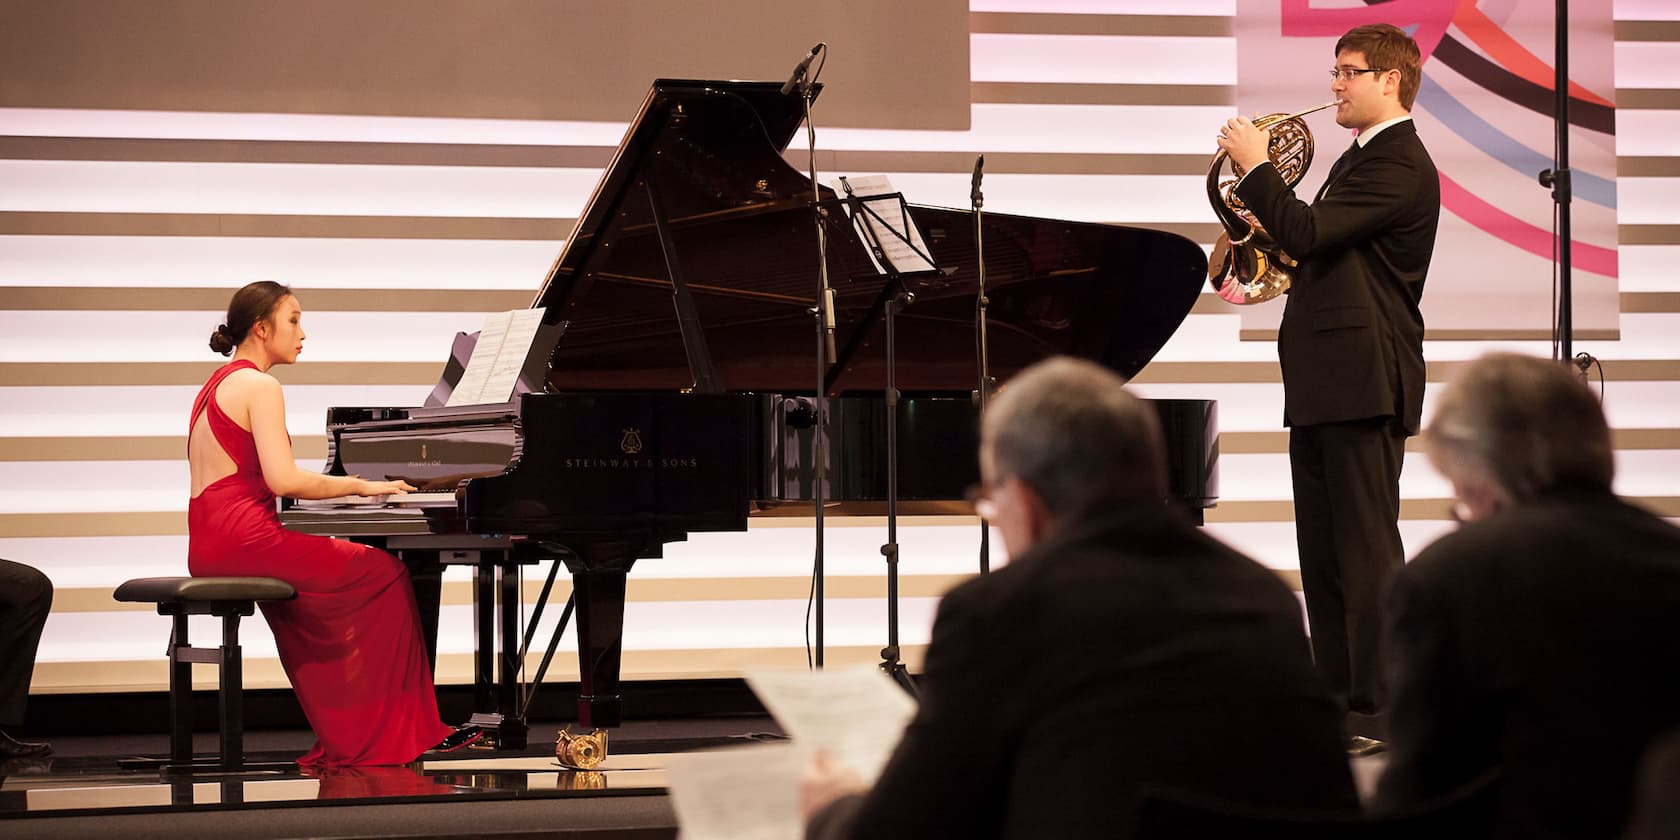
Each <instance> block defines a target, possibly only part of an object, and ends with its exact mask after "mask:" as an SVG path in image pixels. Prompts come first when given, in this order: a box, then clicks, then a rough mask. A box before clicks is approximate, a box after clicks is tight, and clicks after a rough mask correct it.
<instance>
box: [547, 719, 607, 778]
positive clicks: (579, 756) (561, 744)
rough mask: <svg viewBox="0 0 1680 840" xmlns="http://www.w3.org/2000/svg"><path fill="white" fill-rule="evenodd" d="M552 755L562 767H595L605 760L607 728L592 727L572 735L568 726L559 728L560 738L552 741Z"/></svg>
mask: <svg viewBox="0 0 1680 840" xmlns="http://www.w3.org/2000/svg"><path fill="white" fill-rule="evenodd" d="M554 757H555V758H556V759H559V761H560V766H562V767H570V768H572V769H573V770H593V769H595V768H596V767H598V766H600V764H601V762H603V761H606V760H607V730H605V729H593V730H590V731H589V732H588V733H585V734H581V735H573V734H572V732H571V730H570V729H569V728H568V729H562V730H560V740H558V741H556V742H555V743H554Z"/></svg>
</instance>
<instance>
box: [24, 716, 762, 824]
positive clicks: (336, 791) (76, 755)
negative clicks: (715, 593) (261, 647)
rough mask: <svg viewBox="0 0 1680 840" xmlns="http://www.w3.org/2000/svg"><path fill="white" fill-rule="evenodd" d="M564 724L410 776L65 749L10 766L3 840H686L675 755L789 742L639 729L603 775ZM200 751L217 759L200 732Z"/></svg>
mask: <svg viewBox="0 0 1680 840" xmlns="http://www.w3.org/2000/svg"><path fill="white" fill-rule="evenodd" d="M559 728H560V724H549V725H543V724H533V725H532V728H531V744H532V745H533V746H532V748H531V749H527V750H524V751H518V752H514V751H491V750H472V749H467V750H463V751H461V752H459V753H452V754H449V755H448V756H444V757H441V758H439V759H436V760H426V761H422V762H419V763H416V764H414V765H410V766H404V767H365V768H348V769H340V770H328V771H313V772H306V771H300V770H297V769H291V770H285V771H276V772H258V773H245V774H241V775H237V776H214V775H202V774H201V775H195V776H182V775H169V776H166V775H162V774H160V773H159V772H158V771H156V770H143V771H142V770H125V769H123V768H121V767H120V766H119V765H118V761H119V760H121V759H123V758H129V757H134V756H161V755H164V754H165V753H166V752H167V751H168V737H167V736H166V735H161V734H159V735H112V736H99V737H73V738H63V737H58V738H53V739H52V741H53V747H54V754H53V755H52V756H49V757H47V758H44V759H39V760H14V761H9V762H3V763H0V774H3V775H0V834H3V835H5V836H8V837H109V836H122V837H134V838H147V837H157V838H170V840H179V839H180V838H181V837H183V836H223V837H227V836H238V837H240V838H243V839H244V840H258V838H274V837H299V836H308V837H428V836H434V837H435V836H453V837H488V836H529V837H587V838H601V839H602V840H606V838H613V840H643V839H644V838H647V840H651V838H669V837H675V836H676V817H675V815H674V814H673V812H672V810H671V806H670V802H669V800H668V798H667V797H666V793H665V778H664V775H665V774H664V769H663V762H662V757H663V756H664V755H667V754H670V753H674V752H686V751H689V750H696V749H712V748H720V747H725V746H729V745H732V744H746V743H752V742H755V741H768V740H781V739H782V737H783V736H782V733H781V730H780V729H779V728H778V727H777V726H776V724H775V722H774V721H772V720H770V719H769V718H766V717H757V716H752V717H743V716H729V717H715V718H689V719H682V720H661V721H629V722H627V723H626V724H625V725H624V726H623V727H620V728H618V729H616V730H614V731H613V734H612V742H611V751H610V755H609V758H608V760H607V762H606V763H605V764H603V765H602V766H601V767H600V768H597V769H596V770H592V771H587V772H584V771H573V770H567V769H565V768H562V767H560V766H559V765H558V764H557V763H555V761H554V757H553V744H554V740H555V737H556V733H557V732H558V730H559ZM312 742H313V736H312V735H311V734H310V733H309V732H308V731H298V730H284V731H260V730H258V731H251V732H248V733H247V734H246V753H247V756H248V758H249V759H250V760H252V761H289V760H291V759H294V758H296V757H297V756H299V755H301V754H302V753H303V752H304V751H306V750H307V749H308V748H309V746H310V745H311V743H312ZM196 747H197V749H198V751H199V752H200V753H212V752H214V751H215V749H216V742H215V736H214V734H211V733H201V734H200V735H199V736H198V738H197V743H196Z"/></svg>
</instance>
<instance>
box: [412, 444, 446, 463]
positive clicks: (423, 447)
mask: <svg viewBox="0 0 1680 840" xmlns="http://www.w3.org/2000/svg"><path fill="white" fill-rule="evenodd" d="M408 465H409V466H411V467H438V466H442V465H443V460H442V459H440V458H433V457H430V456H428V455H427V454H426V444H424V443H422V444H420V460H418V461H409V462H408Z"/></svg>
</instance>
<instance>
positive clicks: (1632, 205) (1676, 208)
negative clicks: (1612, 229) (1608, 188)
mask: <svg viewBox="0 0 1680 840" xmlns="http://www.w3.org/2000/svg"><path fill="white" fill-rule="evenodd" d="M1677 196H1680V177H1676V178H1618V179H1617V180H1616V218H1617V221H1619V222H1620V223H1621V224H1624V225H1664V226H1669V227H1680V201H1676V200H1675V198H1676V197H1677Z"/></svg>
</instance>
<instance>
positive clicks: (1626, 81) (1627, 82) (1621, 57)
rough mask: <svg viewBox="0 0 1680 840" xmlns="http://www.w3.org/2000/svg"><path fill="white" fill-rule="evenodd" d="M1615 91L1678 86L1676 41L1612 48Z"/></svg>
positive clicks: (1679, 63) (1679, 49) (1679, 66)
mask: <svg viewBox="0 0 1680 840" xmlns="http://www.w3.org/2000/svg"><path fill="white" fill-rule="evenodd" d="M1615 51H1616V59H1615V60H1616V88H1617V89H1618V90H1620V89H1621V88H1672V87H1680V42H1663V43H1654V42H1636V41H1623V42H1618V43H1617V44H1616V45H1615Z"/></svg>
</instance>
